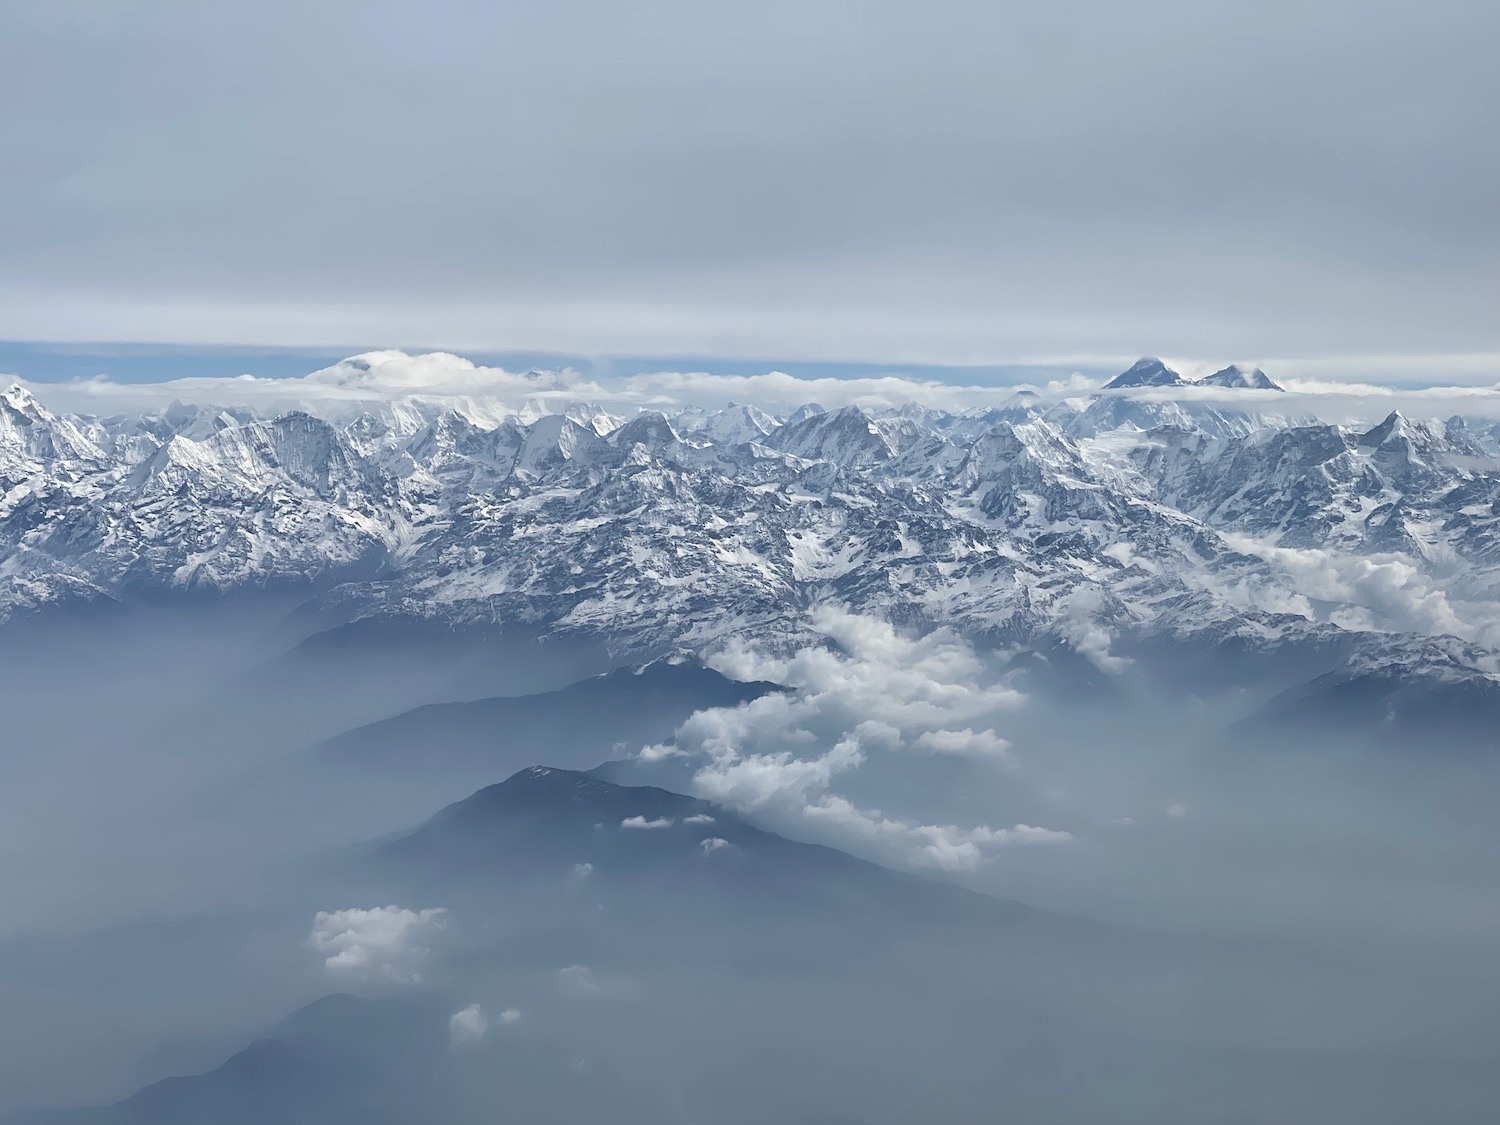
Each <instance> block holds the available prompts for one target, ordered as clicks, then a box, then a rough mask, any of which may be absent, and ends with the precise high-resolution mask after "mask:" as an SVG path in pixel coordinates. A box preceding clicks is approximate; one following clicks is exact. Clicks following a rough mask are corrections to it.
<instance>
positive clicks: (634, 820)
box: [620, 816, 675, 828]
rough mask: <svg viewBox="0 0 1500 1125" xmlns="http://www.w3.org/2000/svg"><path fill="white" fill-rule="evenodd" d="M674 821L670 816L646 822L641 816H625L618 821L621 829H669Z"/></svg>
mask: <svg viewBox="0 0 1500 1125" xmlns="http://www.w3.org/2000/svg"><path fill="white" fill-rule="evenodd" d="M674 823H675V819H674V818H673V817H670V816H659V817H657V818H656V819H655V820H647V819H646V818H645V817H643V816H627V817H626V818H625V819H624V820H622V821H620V827H621V828H671V827H672V825H673V824H674Z"/></svg>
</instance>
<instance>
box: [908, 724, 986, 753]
mask: <svg viewBox="0 0 1500 1125" xmlns="http://www.w3.org/2000/svg"><path fill="white" fill-rule="evenodd" d="M912 746H913V747H914V748H915V749H917V750H924V751H926V752H927V753H929V754H959V755H963V756H965V757H973V758H1003V757H1005V756H1006V754H1007V753H1008V752H1009V750H1010V743H1009V742H1007V741H1006V740H1005V739H1003V738H1001V737H1000V736H999V735H998V734H996V733H995V732H994V731H992V730H981V731H972V730H967V729H965V730H928V731H923V732H922V733H921V734H919V735H917V738H916V741H915V742H913V743H912Z"/></svg>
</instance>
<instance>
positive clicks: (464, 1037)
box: [448, 1004, 490, 1047]
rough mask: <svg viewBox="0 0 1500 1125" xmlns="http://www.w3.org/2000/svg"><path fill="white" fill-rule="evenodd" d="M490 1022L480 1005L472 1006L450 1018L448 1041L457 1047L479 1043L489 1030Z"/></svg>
mask: <svg viewBox="0 0 1500 1125" xmlns="http://www.w3.org/2000/svg"><path fill="white" fill-rule="evenodd" d="M489 1027H490V1021H489V1019H488V1018H487V1017H486V1016H485V1014H484V1011H483V1010H482V1009H481V1008H480V1007H479V1005H478V1004H470V1005H469V1006H468V1007H467V1008H462V1009H460V1010H459V1011H457V1012H454V1013H453V1014H452V1015H451V1016H449V1017H448V1039H449V1042H451V1043H452V1044H453V1046H455V1047H461V1046H463V1045H464V1044H466V1043H477V1042H478V1041H479V1040H481V1039H483V1038H484V1033H485V1032H486V1031H488V1030H489Z"/></svg>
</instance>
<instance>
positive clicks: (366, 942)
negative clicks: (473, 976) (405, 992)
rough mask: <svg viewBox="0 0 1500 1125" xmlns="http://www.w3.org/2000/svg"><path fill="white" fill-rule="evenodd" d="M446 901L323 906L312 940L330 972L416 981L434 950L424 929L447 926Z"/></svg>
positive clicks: (310, 938)
mask: <svg viewBox="0 0 1500 1125" xmlns="http://www.w3.org/2000/svg"><path fill="white" fill-rule="evenodd" d="M446 914H447V911H446V910H445V909H444V908H442V907H430V908H427V909H423V910H408V909H406V908H405V907H400V906H377V907H373V908H370V909H361V908H358V907H354V908H350V909H345V910H320V911H318V913H317V914H316V915H314V916H313V926H312V932H311V933H310V934H309V935H308V937H307V944H308V946H309V947H310V948H311V949H313V950H315V951H316V952H318V953H320V954H322V955H323V965H324V967H325V968H326V969H328V970H329V971H330V972H337V973H354V974H365V975H370V976H377V977H382V978H385V979H387V980H394V981H401V982H403V983H407V984H415V983H417V982H418V981H420V980H421V979H422V977H421V968H422V964H423V962H424V961H425V960H426V959H427V955H428V953H429V952H430V950H429V949H428V948H427V947H426V946H425V945H423V944H422V939H423V937H424V935H425V934H426V933H428V932H430V931H432V930H440V929H442V928H443V926H444V924H445V922H444V916H445V915H446Z"/></svg>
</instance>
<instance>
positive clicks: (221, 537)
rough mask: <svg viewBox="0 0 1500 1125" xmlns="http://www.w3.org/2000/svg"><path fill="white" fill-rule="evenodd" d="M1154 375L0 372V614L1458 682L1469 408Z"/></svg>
mask: <svg viewBox="0 0 1500 1125" xmlns="http://www.w3.org/2000/svg"><path fill="white" fill-rule="evenodd" d="M1205 382H1207V383H1209V384H1211V385H1213V386H1217V387H1221V388H1262V389H1264V388H1265V387H1266V385H1267V384H1269V380H1266V379H1264V377H1263V376H1262V375H1261V374H1260V373H1259V372H1257V371H1246V370H1244V369H1241V368H1226V369H1225V370H1224V371H1222V372H1219V373H1217V374H1216V375H1214V376H1210V377H1209V379H1208V380H1206V381H1205ZM1180 383H1182V379H1181V377H1180V376H1179V375H1178V374H1177V373H1176V372H1173V371H1171V370H1170V369H1169V368H1167V367H1165V365H1163V364H1161V363H1160V361H1155V360H1143V361H1141V362H1140V363H1138V364H1136V365H1135V366H1134V367H1132V368H1131V369H1130V371H1127V372H1125V373H1124V374H1122V375H1121V376H1120V377H1119V378H1118V379H1116V380H1115V381H1114V382H1113V383H1112V384H1111V386H1113V387H1115V388H1116V391H1115V392H1112V393H1109V394H1101V395H1098V396H1094V397H1091V398H1084V399H1076V398H1074V399H1063V400H1060V401H1047V400H1044V399H1042V398H1041V397H1040V396H1037V395H1035V394H1032V393H1029V392H1028V393H1023V394H1019V395H1015V396H1012V397H1011V398H1009V399H1006V400H1004V401H1002V402H1000V403H999V405H997V406H996V407H994V408H990V409H983V410H971V411H968V412H966V413H963V414H948V413H944V412H942V411H938V410H932V409H927V408H921V407H915V406H912V407H906V408H902V409H899V410H881V411H877V410H870V409H861V408H860V407H856V406H846V407H843V408H840V409H835V410H823V409H821V408H819V407H815V406H808V407H804V408H802V409H799V410H798V411H796V412H795V413H794V414H793V415H791V416H790V417H789V418H788V419H787V420H786V421H781V420H779V419H776V418H772V417H771V416H770V415H768V414H765V413H764V412H762V411H759V410H757V409H755V408H753V407H748V406H744V405H735V406H730V407H728V408H726V409H724V410H718V411H713V410H703V409H698V408H694V409H690V410H683V411H679V412H676V413H672V414H664V413H661V412H657V411H642V412H639V413H637V414H635V415H634V416H633V417H629V418H620V417H617V416H614V415H611V414H609V413H607V412H605V411H604V410H602V409H600V408H599V407H595V406H588V405H582V404H576V405H567V404H563V405H553V406H550V407H547V408H545V409H544V408H542V407H533V406H532V405H530V404H528V406H527V407H526V409H524V410H522V411H519V412H516V411H512V412H509V413H506V412H504V411H502V410H498V409H495V408H494V407H493V406H491V407H486V408H483V409H481V408H480V407H479V406H477V405H474V404H472V403H471V404H469V406H466V407H464V408H463V409H445V408H440V407H438V406H434V405H433V404H432V403H430V402H427V403H418V402H412V403H408V402H404V401H396V402H394V403H388V404H386V405H385V406H383V407H382V408H379V409H372V410H370V411H369V412H367V413H363V414H358V415H353V416H344V417H342V418H340V419H337V420H335V419H333V418H331V417H320V416H315V415H314V414H311V413H306V412H302V411H292V412H287V413H281V414H277V415H275V416H272V417H256V416H254V415H253V414H251V413H250V412H248V411H244V410H238V411H229V410H220V409H217V408H206V407H183V406H181V405H174V406H173V407H171V408H169V409H168V410H166V411H163V412H162V413H160V414H153V415H147V416H144V417H131V418H108V419H92V418H74V417H69V416H63V415H59V414H56V413H54V412H52V411H50V410H48V409H47V408H46V407H45V406H43V405H42V404H41V403H40V402H38V401H37V399H36V398H34V397H33V396H31V395H30V394H28V393H27V392H26V391H25V390H23V389H21V388H20V387H16V388H13V389H12V390H10V391H8V392H6V393H5V394H4V395H3V396H0V616H3V617H8V616H14V615H16V614H25V613H29V612H32V611H35V610H38V609H43V608H46V607H49V606H58V605H81V604H89V603H100V604H109V603H113V602H117V601H128V600H130V599H131V598H133V597H137V596H140V595H150V596H156V597H159V596H163V595H166V594H170V593H173V592H190V591H209V592H214V593H227V592H233V591H236V590H243V589H254V588H277V587H288V588H294V589H304V590H306V591H307V596H308V597H309V598H310V599H314V601H313V605H314V606H315V607H316V608H317V609H318V610H319V611H320V612H321V613H323V614H324V615H325V616H326V617H327V618H328V619H331V620H332V621H334V622H340V621H344V622H347V621H359V620H366V621H374V620H383V621H391V622H401V621H407V622H414V621H423V622H429V623H440V624H442V625H443V626H445V627H449V626H451V627H464V628H488V627H494V626H500V627H514V628H517V629H523V630H525V631H526V632H527V633H528V634H529V635H543V636H556V637H570V638H575V639H593V640H598V641H601V642H603V643H606V644H607V645H608V646H609V647H610V648H611V650H612V651H614V652H615V653H616V655H617V656H619V657H620V658H621V659H631V658H640V659H646V658H649V657H652V656H655V655H658V654H662V653H669V652H684V651H686V652H697V653H702V652H705V651H709V650H712V649H715V648H718V647H720V646H722V645H723V644H725V643H727V642H729V641H731V640H732V639H734V638H743V639H749V640H753V641H754V642H756V643H758V644H762V645H768V646H772V647H776V646H785V645H792V644H800V643H805V642H806V641H807V640H808V639H809V638H810V637H811V636H812V634H811V633H810V632H809V630H808V626H807V615H808V611H809V610H810V609H812V608H813V607H815V606H817V605H819V604H823V603H837V604H840V605H843V606H847V607H849V608H852V609H853V610H855V611H857V612H863V613H871V614H879V615H881V616H885V617H888V618H890V619H892V620H894V621H896V622H898V623H900V624H903V625H910V626H913V627H923V626H933V625H947V626H951V627H953V628H955V629H958V630H960V631H961V632H963V633H966V634H968V635H970V636H972V637H975V638H981V639H987V640H992V641H994V642H996V643H1005V644H1022V645H1029V646H1033V647H1037V648H1039V649H1043V650H1056V649H1059V648H1067V649H1072V650H1073V651H1075V652H1077V653H1080V654H1083V655H1084V656H1085V657H1086V658H1087V659H1089V660H1091V661H1094V662H1095V663H1096V664H1097V665H1098V666H1099V667H1100V668H1102V669H1105V670H1118V668H1119V667H1120V666H1121V665H1122V661H1123V659H1124V658H1125V657H1128V655H1129V653H1130V652H1131V651H1134V650H1136V649H1138V648H1139V647H1140V646H1142V645H1146V646H1149V645H1152V644H1157V643H1158V642H1164V641H1167V642H1172V643H1174V644H1182V643H1184V642H1193V643H1201V644H1203V645H1206V646H1210V647H1215V648H1224V647H1225V646H1229V647H1232V648H1235V649H1236V650H1241V651H1243V650H1254V651H1262V652H1272V651H1280V650H1282V649H1284V648H1286V647H1287V646H1303V647H1307V646H1312V647H1314V648H1319V647H1320V646H1321V648H1326V649H1329V650H1330V651H1332V650H1335V649H1336V650H1337V651H1339V652H1341V653H1348V652H1350V651H1353V650H1357V649H1359V648H1361V647H1362V646H1368V645H1370V644H1374V643H1376V639H1377V638H1378V639H1379V643H1380V644H1381V645H1386V646H1388V645H1389V643H1391V642H1390V641H1389V639H1388V638H1389V635H1390V634H1397V635H1399V636H1402V637H1407V638H1410V642H1409V646H1408V647H1409V652H1410V659H1411V660H1412V661H1416V662H1421V661H1424V660H1426V657H1424V656H1422V655H1421V654H1422V652H1423V651H1425V650H1424V649H1423V645H1424V644H1426V643H1427V642H1425V641H1424V640H1422V639H1421V638H1422V637H1424V636H1441V635H1445V634H1452V635H1454V636H1457V637H1458V638H1460V639H1461V640H1462V641H1464V642H1468V644H1469V646H1470V649H1467V650H1466V651H1472V652H1474V653H1477V654H1479V655H1477V656H1475V657H1474V662H1473V668H1474V670H1476V671H1477V672H1478V673H1479V674H1481V675H1488V674H1489V673H1488V671H1487V669H1488V668H1489V667H1490V663H1489V657H1488V656H1487V655H1484V654H1485V653H1486V652H1487V651H1488V650H1489V649H1490V648H1492V647H1493V646H1494V645H1495V644H1496V643H1497V641H1500V608H1497V606H1496V604H1495V598H1494V593H1493V591H1494V590H1495V589H1496V588H1497V586H1500V584H1497V582H1496V578H1497V565H1500V468H1497V461H1496V459H1495V454H1494V452H1493V450H1492V448H1491V446H1492V444H1493V443H1492V442H1490V440H1489V438H1488V437H1486V434H1487V433H1488V431H1487V430H1485V429H1484V428H1483V426H1482V425H1480V424H1478V423H1476V424H1474V425H1472V426H1469V425H1466V424H1465V423H1464V422H1463V420H1461V419H1453V420H1450V421H1449V422H1436V421H1417V420H1413V419H1409V418H1406V417H1405V416H1403V415H1400V414H1391V415H1390V416H1389V417H1387V418H1385V419H1384V420H1383V421H1379V422H1378V423H1376V424H1373V425H1366V426H1363V427H1341V426H1336V425H1330V424H1326V423H1321V422H1308V421H1301V420H1296V419H1293V418H1290V417H1287V416H1283V415H1273V414H1268V413H1266V412H1265V410H1264V407H1265V403H1266V401H1267V400H1266V398H1265V396H1252V397H1251V398H1250V399H1247V402H1246V405H1245V406H1244V407H1243V408H1241V407H1240V406H1237V405H1235V404H1234V403H1233V402H1226V401H1225V400H1224V398H1223V396H1219V397H1217V398H1215V399H1213V400H1212V401H1209V400H1204V401H1203V402H1198V401H1196V400H1193V399H1192V397H1191V396H1186V397H1184V398H1182V399H1181V400H1180V401H1156V398H1155V397H1153V396H1149V395H1148V396H1145V397H1140V398H1137V397H1133V396H1132V395H1131V394H1130V393H1128V391H1129V389H1131V388H1140V387H1146V388H1149V387H1169V386H1175V385H1178V384H1180ZM1122 388H1123V390H1122ZM548 411H551V412H548ZM1372 630H1375V631H1378V632H1372ZM1403 643H1406V642H1403ZM1475 646H1477V647H1475Z"/></svg>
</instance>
